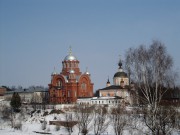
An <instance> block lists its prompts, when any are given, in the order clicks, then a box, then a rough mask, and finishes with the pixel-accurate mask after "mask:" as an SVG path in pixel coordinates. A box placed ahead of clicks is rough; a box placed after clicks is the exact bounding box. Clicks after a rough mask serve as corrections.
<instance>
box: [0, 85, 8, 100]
mask: <svg viewBox="0 0 180 135" xmlns="http://www.w3.org/2000/svg"><path fill="white" fill-rule="evenodd" d="M6 91H7V88H6V87H0V99H4V94H5V93H6Z"/></svg>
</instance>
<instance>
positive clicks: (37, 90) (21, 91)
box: [6, 87, 48, 94]
mask: <svg viewBox="0 0 180 135" xmlns="http://www.w3.org/2000/svg"><path fill="white" fill-rule="evenodd" d="M14 92H17V93H33V92H48V89H44V88H40V87H39V88H29V89H15V90H12V91H7V92H6V94H12V93H14Z"/></svg>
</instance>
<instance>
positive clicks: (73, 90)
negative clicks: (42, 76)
mask: <svg viewBox="0 0 180 135" xmlns="http://www.w3.org/2000/svg"><path fill="white" fill-rule="evenodd" d="M79 63H80V62H79V61H78V59H77V58H76V57H75V56H74V55H73V54H72V51H71V48H70V51H69V54H68V55H67V56H66V57H65V58H64V60H63V61H62V71H61V72H60V73H56V72H55V71H54V72H53V73H52V75H51V83H50V84H49V98H50V103H55V104H64V103H76V100H77V99H78V98H87V97H93V85H94V84H93V83H92V82H91V78H90V73H89V72H88V71H87V70H86V71H85V72H84V73H82V72H81V71H80V68H79Z"/></svg>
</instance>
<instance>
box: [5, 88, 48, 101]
mask: <svg viewBox="0 0 180 135" xmlns="http://www.w3.org/2000/svg"><path fill="white" fill-rule="evenodd" d="M14 92H17V93H18V94H19V96H20V97H21V101H22V103H27V104H30V103H43V102H46V103H47V101H48V99H49V93H48V90H46V89H44V88H42V87H31V88H29V89H15V90H12V91H7V92H6V93H5V95H4V98H5V100H11V98H12V95H13V93H14Z"/></svg>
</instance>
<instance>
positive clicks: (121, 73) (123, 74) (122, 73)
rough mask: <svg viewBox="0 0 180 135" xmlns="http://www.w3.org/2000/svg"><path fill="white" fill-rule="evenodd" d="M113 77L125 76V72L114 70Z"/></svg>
mask: <svg viewBox="0 0 180 135" xmlns="http://www.w3.org/2000/svg"><path fill="white" fill-rule="evenodd" d="M114 77H127V74H126V73H125V72H116V73H115V74H114Z"/></svg>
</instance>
